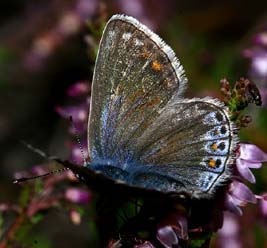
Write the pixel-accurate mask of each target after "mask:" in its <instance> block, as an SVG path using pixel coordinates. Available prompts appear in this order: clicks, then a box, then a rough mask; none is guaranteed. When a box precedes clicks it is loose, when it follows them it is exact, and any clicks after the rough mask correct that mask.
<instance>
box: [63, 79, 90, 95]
mask: <svg viewBox="0 0 267 248" xmlns="http://www.w3.org/2000/svg"><path fill="white" fill-rule="evenodd" d="M89 91H90V87H89V82H86V81H80V82H77V83H75V84H73V85H71V86H70V87H69V88H68V90H67V94H68V95H69V96H71V97H73V96H82V95H86V96H87V95H88V94H89Z"/></svg>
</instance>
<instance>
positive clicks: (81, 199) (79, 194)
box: [65, 188, 92, 204]
mask: <svg viewBox="0 0 267 248" xmlns="http://www.w3.org/2000/svg"><path fill="white" fill-rule="evenodd" d="M65 198H66V199H67V200H69V201H71V202H74V203H82V204H86V203H88V202H89V201H90V200H91V198H92V196H91V194H90V193H89V192H88V191H85V190H81V189H78V188H70V189H67V190H66V192H65Z"/></svg>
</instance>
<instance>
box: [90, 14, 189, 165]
mask: <svg viewBox="0 0 267 248" xmlns="http://www.w3.org/2000/svg"><path fill="white" fill-rule="evenodd" d="M186 82H187V79H186V77H185V75H184V71H183V68H182V66H181V65H180V62H179V61H178V59H177V58H176V57H175V54H174V52H173V51H172V49H171V48H170V47H169V46H167V45H166V44H165V43H164V42H163V41H162V40H161V39H160V38H159V37H158V36H157V35H156V34H154V33H153V32H152V31H150V30H149V29H148V28H147V27H145V26H144V25H142V24H141V23H139V22H138V21H137V20H136V19H134V18H132V17H128V16H124V15H115V16H113V17H112V18H111V19H110V20H109V22H108V23H107V25H106V27H105V30H104V32H103V36H102V39H101V42H100V48H99V52H98V56H97V60H96V65H95V71H94V77H93V86H92V98H91V110H90V118H89V137H88V140H89V149H90V156H91V158H92V160H93V161H96V160H98V159H104V160H106V159H109V160H111V161H113V162H114V163H116V165H117V166H120V165H121V166H122V165H123V164H124V163H126V162H129V161H131V160H133V159H134V158H133V156H134V153H135V152H134V149H135V147H134V146H130V147H129V145H128V143H129V142H130V141H133V140H136V139H137V138H138V137H140V136H141V135H142V133H143V132H144V130H145V129H147V128H148V127H149V126H150V125H151V124H152V123H153V122H154V120H155V119H156V118H157V116H158V115H159V110H160V109H162V108H163V107H164V106H165V105H166V104H167V102H168V101H169V100H170V99H171V98H174V97H175V98H178V97H180V96H181V95H182V93H183V91H184V89H185V85H186ZM127 148H130V149H129V150H128V149H127Z"/></svg>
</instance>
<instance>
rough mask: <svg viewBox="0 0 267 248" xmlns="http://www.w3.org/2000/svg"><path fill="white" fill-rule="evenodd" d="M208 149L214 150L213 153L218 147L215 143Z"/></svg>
mask: <svg viewBox="0 0 267 248" xmlns="http://www.w3.org/2000/svg"><path fill="white" fill-rule="evenodd" d="M210 147H211V149H212V150H214V151H216V150H217V149H218V146H217V144H216V143H213V144H212V145H211V146H210Z"/></svg>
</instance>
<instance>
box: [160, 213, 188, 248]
mask: <svg viewBox="0 0 267 248" xmlns="http://www.w3.org/2000/svg"><path fill="white" fill-rule="evenodd" d="M157 239H158V240H159V241H160V243H161V244H162V245H163V246H164V247H166V248H167V247H172V246H173V245H178V243H179V239H184V240H186V239H188V227H187V220H186V218H185V217H184V216H183V215H181V214H180V213H179V212H178V211H176V212H172V213H170V214H169V215H167V216H166V217H165V218H164V219H163V220H162V221H161V223H160V224H159V228H158V230H157Z"/></svg>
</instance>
